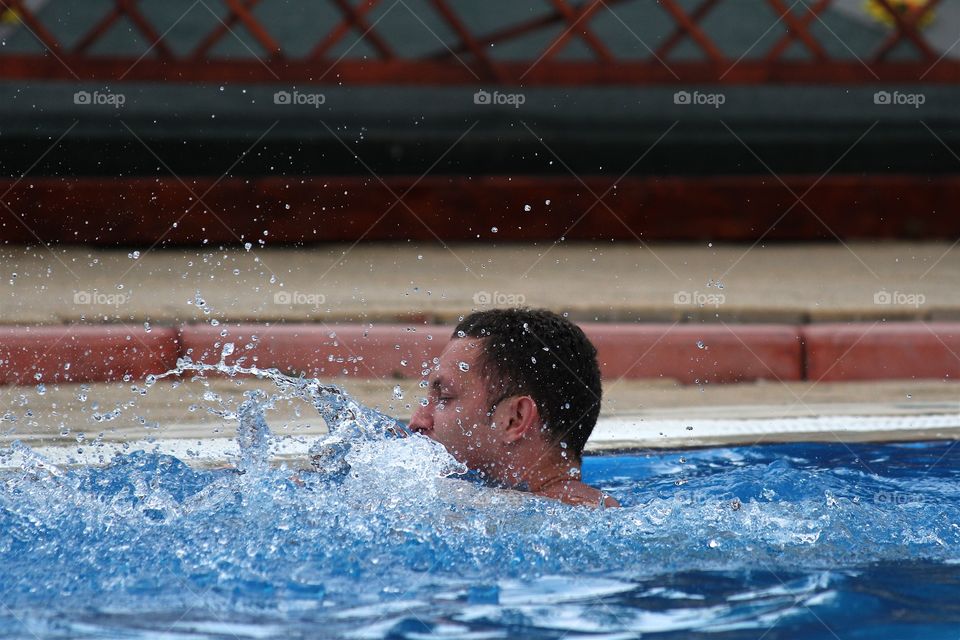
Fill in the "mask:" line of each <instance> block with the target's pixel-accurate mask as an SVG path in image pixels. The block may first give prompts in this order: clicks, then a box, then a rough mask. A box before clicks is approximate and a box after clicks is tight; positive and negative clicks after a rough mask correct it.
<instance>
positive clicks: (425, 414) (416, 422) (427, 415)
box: [407, 402, 433, 435]
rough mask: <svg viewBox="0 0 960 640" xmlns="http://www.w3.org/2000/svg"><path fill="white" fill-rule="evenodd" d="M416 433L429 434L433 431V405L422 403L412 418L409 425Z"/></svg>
mask: <svg viewBox="0 0 960 640" xmlns="http://www.w3.org/2000/svg"><path fill="white" fill-rule="evenodd" d="M407 426H409V427H410V430H411V431H413V432H414V433H422V434H424V435H429V434H430V432H431V431H433V407H432V406H431V405H430V404H429V402H428V403H427V405H426V406H424V405H422V404H421V405H420V408H419V409H417V410H416V411H415V412H414V414H413V417H412V418H410V424H409V425H407Z"/></svg>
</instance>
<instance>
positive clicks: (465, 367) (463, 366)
mask: <svg viewBox="0 0 960 640" xmlns="http://www.w3.org/2000/svg"><path fill="white" fill-rule="evenodd" d="M457 366H458V367H460V371H470V365H469V364H467V363H466V362H458V363H457Z"/></svg>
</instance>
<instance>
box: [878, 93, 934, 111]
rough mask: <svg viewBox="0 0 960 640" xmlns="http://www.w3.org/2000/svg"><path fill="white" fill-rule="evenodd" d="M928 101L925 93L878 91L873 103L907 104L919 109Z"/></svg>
mask: <svg viewBox="0 0 960 640" xmlns="http://www.w3.org/2000/svg"><path fill="white" fill-rule="evenodd" d="M926 102H927V96H926V94H923V93H901V92H900V91H893V92H891V91H877V92H876V93H875V94H873V104H882V105H892V106H905V107H913V108H914V109H919V108H920V107H921V105H923V104H925V103H926Z"/></svg>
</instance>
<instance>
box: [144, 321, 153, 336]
mask: <svg viewBox="0 0 960 640" xmlns="http://www.w3.org/2000/svg"><path fill="white" fill-rule="evenodd" d="M143 330H144V331H146V332H147V333H150V332H151V331H153V327H151V326H150V323H149V322H144V323H143Z"/></svg>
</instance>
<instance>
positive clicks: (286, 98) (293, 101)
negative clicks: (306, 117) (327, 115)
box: [273, 89, 327, 109]
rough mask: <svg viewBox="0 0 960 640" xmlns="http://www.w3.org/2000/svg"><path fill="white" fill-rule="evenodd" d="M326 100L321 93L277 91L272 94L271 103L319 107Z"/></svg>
mask: <svg viewBox="0 0 960 640" xmlns="http://www.w3.org/2000/svg"><path fill="white" fill-rule="evenodd" d="M326 102H327V96H326V95H324V94H322V93H301V92H299V91H297V90H296V89H294V90H293V91H277V92H276V93H274V94H273V104H287V105H294V106H301V105H308V106H311V107H313V108H314V109H319V108H320V105H322V104H325V103H326Z"/></svg>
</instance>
